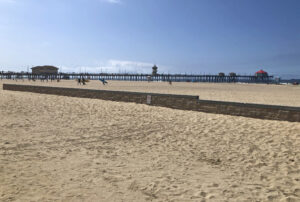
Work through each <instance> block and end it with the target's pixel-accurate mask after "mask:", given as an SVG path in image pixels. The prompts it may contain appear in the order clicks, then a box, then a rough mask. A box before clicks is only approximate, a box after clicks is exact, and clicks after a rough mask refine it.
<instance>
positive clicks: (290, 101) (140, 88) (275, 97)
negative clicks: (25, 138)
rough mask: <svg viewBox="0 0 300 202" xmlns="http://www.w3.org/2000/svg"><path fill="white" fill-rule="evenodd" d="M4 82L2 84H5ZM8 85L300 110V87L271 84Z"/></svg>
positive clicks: (31, 83)
mask: <svg viewBox="0 0 300 202" xmlns="http://www.w3.org/2000/svg"><path fill="white" fill-rule="evenodd" d="M3 82H4V80H3V81H2V82H1V80H0V85H1V83H3ZM5 82H6V83H12V84H25V85H42V86H55V87H68V88H85V89H98V90H115V91H133V92H152V93H165V94H182V95H198V96H199V98H200V99H202V100H219V101H231V102H244V103H257V104H270V105H285V106H298V107H300V85H299V86H293V85H267V84H243V83H187V82H173V83H172V85H169V84H168V83H167V82H150V83H148V82H128V81H108V85H105V86H104V85H102V83H101V82H100V81H91V82H89V83H87V85H85V86H80V85H77V83H76V82H75V81H74V80H69V81H68V80H61V81H60V82H56V81H53V82H50V81H48V82H41V81H39V80H37V81H35V82H33V81H27V80H24V81H21V80H19V81H17V82H16V81H13V80H5Z"/></svg>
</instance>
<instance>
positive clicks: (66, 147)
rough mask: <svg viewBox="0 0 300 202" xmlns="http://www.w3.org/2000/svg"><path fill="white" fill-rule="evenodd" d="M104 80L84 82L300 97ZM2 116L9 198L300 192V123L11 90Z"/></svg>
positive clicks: (192, 197) (4, 188) (0, 177)
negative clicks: (102, 81) (101, 81)
mask: <svg viewBox="0 0 300 202" xmlns="http://www.w3.org/2000/svg"><path fill="white" fill-rule="evenodd" d="M18 82H19V81H18ZM20 83H21V82H20ZM24 83H26V82H24ZM40 83H41V82H39V81H37V82H36V84H39V85H40ZM99 83H100V82H99ZM99 83H98V82H97V83H96V82H92V83H89V84H88V86H84V87H82V86H81V88H90V87H93V86H94V88H99V89H110V90H120V89H122V90H132V91H149V90H150V91H152V92H163V93H178V94H182V92H186V93H184V94H192V93H190V92H194V93H195V94H198V95H199V94H200V92H201V93H203V92H204V93H203V94H201V95H200V97H202V96H203V99H209V98H210V97H209V96H211V98H214V99H215V100H216V99H221V98H222V99H223V98H226V99H229V100H230V99H233V100H230V101H241V102H242V101H247V102H259V103H260V102H264V103H268V104H276V103H277V104H278V103H279V104H282V105H293V106H298V105H299V103H296V102H297V101H298V99H299V95H297V94H296V93H295V92H298V91H299V88H297V87H296V88H294V86H268V85H245V84H238V85H235V84H225V85H223V84H213V85H210V84H203V85H202V84H185V83H173V85H172V86H169V85H168V84H165V83H151V84H150V85H152V87H151V88H150V87H144V89H143V86H145V85H148V83H144V82H140V83H139V85H138V86H136V83H123V82H109V85H108V86H102V84H101V85H99ZM26 84H28V83H26ZM44 85H53V86H57V85H60V86H69V87H71V86H74V87H77V84H76V83H74V81H73V82H70V81H66V82H61V83H56V82H55V83H52V84H51V83H48V84H44ZM163 85H164V86H163ZM177 85H178V87H177ZM191 85H192V86H195V88H196V86H197V85H198V86H197V90H195V91H193V90H189V89H191V88H192V87H191ZM199 86H200V88H199ZM198 88H199V89H198ZM205 88H207V89H208V90H207V92H205V91H204V90H203V89H205ZM235 88H236V89H237V90H233V89H235ZM166 89H168V90H169V91H167V92H166ZM212 89H216V90H215V92H214V93H212ZM225 89H227V90H225ZM242 89H243V90H244V91H245V90H246V89H249V91H248V92H243V93H246V94H247V95H248V96H247V97H251V96H254V97H251V98H247V97H245V96H243V95H244V94H243V93H237V92H240V91H242ZM257 89H263V90H261V91H260V92H261V93H262V94H264V95H265V94H267V95H268V96H264V98H261V97H260V96H257V93H255V91H257ZM200 90H201V91H200ZM271 92H272V93H273V94H272V96H273V99H270V98H269V95H271V94H270V93H271ZM226 93H228V94H229V95H230V96H229V97H225V95H226ZM268 93H269V94H268ZM236 94H239V97H234V95H236ZM283 95H286V96H290V97H286V96H283ZM218 96H219V97H218ZM222 96H223V97H222ZM255 96H256V97H255ZM282 96H283V97H282ZM247 99H248V100H247ZM270 101H272V102H271V103H270ZM0 117H1V121H0V128H1V130H0V201H137V202H138V201H299V200H300V123H291V122H285V121H270V120H260V119H252V118H244V117H234V116H226V115H216V114H207V113H201V112H192V111H182V110H174V109H168V108H161V107H152V106H147V105H141V104H135V103H121V102H111V101H103V100H93V99H83V98H71V97H63V96H56V95H42V94H33V93H26V92H13V91H3V90H2V88H1V89H0Z"/></svg>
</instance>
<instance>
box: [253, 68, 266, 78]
mask: <svg viewBox="0 0 300 202" xmlns="http://www.w3.org/2000/svg"><path fill="white" fill-rule="evenodd" d="M255 76H256V77H260V78H261V77H268V76H269V75H268V72H265V71H264V70H262V69H261V70H259V71H258V72H256V73H255Z"/></svg>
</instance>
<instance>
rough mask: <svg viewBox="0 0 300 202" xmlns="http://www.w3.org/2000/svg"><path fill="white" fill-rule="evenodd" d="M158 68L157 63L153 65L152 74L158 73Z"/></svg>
mask: <svg viewBox="0 0 300 202" xmlns="http://www.w3.org/2000/svg"><path fill="white" fill-rule="evenodd" d="M157 69H158V67H157V66H156V65H154V66H153V67H152V76H155V75H157Z"/></svg>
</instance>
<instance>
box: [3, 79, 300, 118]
mask: <svg viewBox="0 0 300 202" xmlns="http://www.w3.org/2000/svg"><path fill="white" fill-rule="evenodd" d="M3 89H4V90H13V91H25V92H33V93H42V94H53V95H62V96H71V97H82V98H94V99H102V100H112V101H121V102H135V103H140V104H150V105H153V106H162V107H169V108H174V109H181V110H193V111H201V112H208V113H216V114H228V115H235V116H245V117H252V118H260V119H270V120H282V121H293V122H300V107H285V106H273V105H261V104H244V103H235V102H222V101H210V100H199V97H198V96H189V95H169V94H157V93H138V92H126V91H106V90H90V89H77V88H57V87H44V86H29V85H15V84H3Z"/></svg>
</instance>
